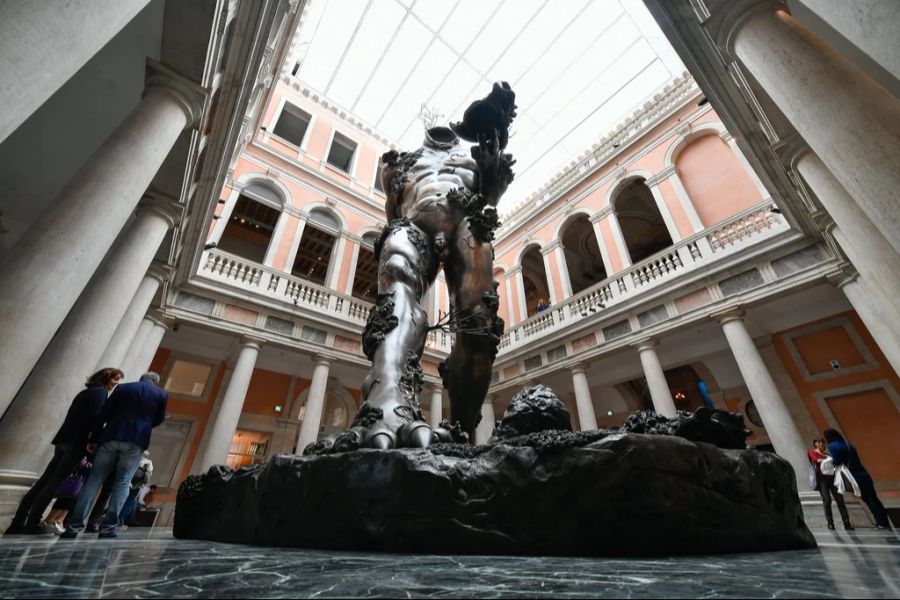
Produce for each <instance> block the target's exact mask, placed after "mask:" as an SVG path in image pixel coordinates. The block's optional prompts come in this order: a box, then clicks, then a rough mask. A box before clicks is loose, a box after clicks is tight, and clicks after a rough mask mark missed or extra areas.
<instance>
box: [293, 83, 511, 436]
mask: <svg viewBox="0 0 900 600" xmlns="http://www.w3.org/2000/svg"><path fill="white" fill-rule="evenodd" d="M515 115H516V105H515V93H514V92H513V91H512V90H511V89H510V87H509V84H507V83H506V82H501V83H495V84H494V87H493V89H492V90H491V93H490V94H489V95H488V96H487V97H485V98H484V99H482V100H478V101H476V102H474V103H472V105H471V106H470V107H469V108H468V109H467V110H466V111H465V114H464V116H463V120H462V122H459V123H454V124H452V125H451V126H450V127H432V128H430V129H428V130H427V131H426V132H425V140H424V142H423V144H422V147H421V148H419V149H418V150H415V151H413V152H396V151H391V152H388V153H386V154H385V155H384V156H383V157H382V162H383V164H384V168H383V170H382V172H381V181H382V184H383V185H384V190H385V193H386V195H387V202H386V203H385V213H386V216H387V219H388V224H387V226H386V227H385V228H384V231H383V232H382V234H381V238H380V239H379V240H378V242H377V244H376V246H375V255H376V258H377V260H378V296H377V301H376V305H375V308H374V309H373V310H372V313H371V315H370V317H369V322H368V323H367V325H366V329H365V331H364V333H363V349H364V351H365V354H366V356H367V357H368V358H369V360H371V361H372V368H371V370H370V371H369V374H368V376H367V377H366V378H365V380H364V381H363V385H362V395H363V404H362V406H361V407H360V410H359V413H358V414H357V416H356V418H355V419H354V421H353V425H352V427H351V431H349V432H346V433H344V434H341V435H340V436H339V439H338V440H337V443H336V444H321V443H320V444H317V445H312V444H311V445H310V446H308V447H307V448H306V450H305V452H306V453H308V454H318V453H327V452H332V451H336V450H338V449H340V450H348V449H352V448H354V447H371V448H395V447H425V446H429V445H430V444H431V443H433V442H435V441H439V440H441V441H450V440H455V441H461V440H463V439H467V438H468V437H471V436H472V434H473V432H474V430H475V426H476V425H477V424H478V421H479V420H480V418H481V405H482V403H483V401H484V397H485V395H486V394H487V389H488V386H489V385H490V380H491V369H492V367H493V363H494V357H495V356H496V354H497V346H498V344H499V343H500V336H501V335H502V334H503V320H502V319H501V318H500V317H499V316H498V315H497V308H498V305H499V302H498V297H497V291H496V289H497V285H498V284H497V282H495V281H494V280H493V259H494V251H493V248H492V247H491V240H493V239H494V230H495V229H496V228H497V227H498V226H499V224H500V223H499V221H498V219H497V210H496V208H495V207H496V206H497V203H498V202H499V200H500V197H501V196H502V195H503V193H504V192H505V191H506V188H507V186H508V185H509V184H510V183H511V182H512V180H513V172H512V168H511V167H512V165H513V163H514V162H515V161H514V160H513V159H512V156H511V155H510V154H506V153H504V152H503V150H504V148H505V147H506V143H507V141H508V139H509V126H510V124H511V123H512V120H513V118H514V117H515ZM460 138H462V139H464V140H469V141H470V142H476V143H477V145H475V146H472V147H471V148H469V147H466V146H464V145H463V141H462V140H461V139H460ZM441 268H443V269H444V273H445V275H446V278H447V286H448V289H449V292H450V312H449V314H448V315H446V316H445V317H443V318H441V319H440V321H439V322H438V323H436V324H432V325H429V323H428V320H427V316H426V313H425V311H424V310H423V309H422V307H421V305H420V301H421V299H422V296H423V295H424V294H425V292H426V291H427V290H428V288H429V287H430V286H431V285H432V284H433V283H434V280H435V278H436V277H437V274H438V271H439V270H440V269H441ZM438 328H440V329H445V330H446V331H449V332H450V333H453V334H455V338H456V339H455V343H454V346H453V350H452V351H451V353H450V356H449V357H448V358H447V360H446V361H445V362H443V363H441V365H440V371H441V377H442V379H443V382H444V387H445V388H447V390H448V394H449V396H450V422H449V423H447V424H445V425H443V426H441V427H438V428H436V429H432V428H431V427H430V426H429V425H428V424H426V423H425V422H424V418H423V416H422V410H421V408H420V406H419V401H418V396H419V392H420V391H421V389H422V367H421V365H420V362H419V361H420V359H421V357H422V352H423V351H424V349H425V338H426V336H427V334H428V331H429V330H430V329H438Z"/></svg>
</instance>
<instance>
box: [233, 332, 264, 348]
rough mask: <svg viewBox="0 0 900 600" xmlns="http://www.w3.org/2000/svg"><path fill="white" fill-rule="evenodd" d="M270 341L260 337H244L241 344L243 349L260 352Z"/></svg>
mask: <svg viewBox="0 0 900 600" xmlns="http://www.w3.org/2000/svg"><path fill="white" fill-rule="evenodd" d="M267 341H268V340H266V338H264V337H260V336H257V335H242V336H241V339H240V344H241V346H243V347H248V346H249V347H250V348H256V349H257V350H259V349H260V348H262V347H263V345H265V343H266V342H267Z"/></svg>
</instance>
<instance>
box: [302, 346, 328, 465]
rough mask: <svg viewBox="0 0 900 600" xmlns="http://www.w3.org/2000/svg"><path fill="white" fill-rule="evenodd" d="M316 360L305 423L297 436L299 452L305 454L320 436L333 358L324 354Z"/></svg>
mask: <svg viewBox="0 0 900 600" xmlns="http://www.w3.org/2000/svg"><path fill="white" fill-rule="evenodd" d="M314 360H315V363H316V366H315V368H314V369H313V376H312V382H311V383H310V384H309V394H307V396H306V405H305V406H306V411H305V413H304V415H303V423H301V424H300V435H299V436H297V454H303V449H304V448H306V447H307V446H308V445H310V444H312V443H313V442H315V441H316V440H317V439H318V438H319V426H320V425H321V423H322V411H324V410H325V395H326V393H327V392H328V371H329V370H330V369H331V360H330V359H328V358H325V357H322V356H316V357H314Z"/></svg>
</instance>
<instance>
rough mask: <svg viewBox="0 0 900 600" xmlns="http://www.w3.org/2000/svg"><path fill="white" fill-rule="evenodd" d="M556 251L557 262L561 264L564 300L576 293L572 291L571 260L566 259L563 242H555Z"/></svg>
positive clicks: (561, 292)
mask: <svg viewBox="0 0 900 600" xmlns="http://www.w3.org/2000/svg"><path fill="white" fill-rule="evenodd" d="M554 246H555V248H554V252H555V254H556V264H557V265H558V266H559V280H560V282H561V283H562V289H561V290H560V291H559V293H560V294H561V295H562V297H563V300H565V299H567V298H571V297H572V296H573V295H574V292H573V291H572V278H571V277H570V276H569V262H568V261H567V260H566V249H565V248H563V245H562V243H561V242H559V241H557V242H555V244H554Z"/></svg>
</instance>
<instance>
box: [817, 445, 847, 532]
mask: <svg viewBox="0 0 900 600" xmlns="http://www.w3.org/2000/svg"><path fill="white" fill-rule="evenodd" d="M807 458H809V464H811V465H815V467H816V489H818V490H819V495H820V496H822V505H823V506H824V507H825V520H827V521H828V529H834V515H833V514H832V512H831V498H832V496H834V500H835V502H837V505H838V511H840V513H841V519H843V521H844V529H846V530H847V531H853V529H854V528H853V525H851V524H850V515H849V514H847V505H846V504H844V496H843V494H841V493H840V492H839V491H837V488H835V487H834V475H833V474H832V475H826V474H825V473H823V472H822V461H823V460H825V459H826V458H828V452H827V444H826V443H825V440H824V439H823V438H816V439H814V440H813V447H812V449H811V450H810V451H809V452H807Z"/></svg>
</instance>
